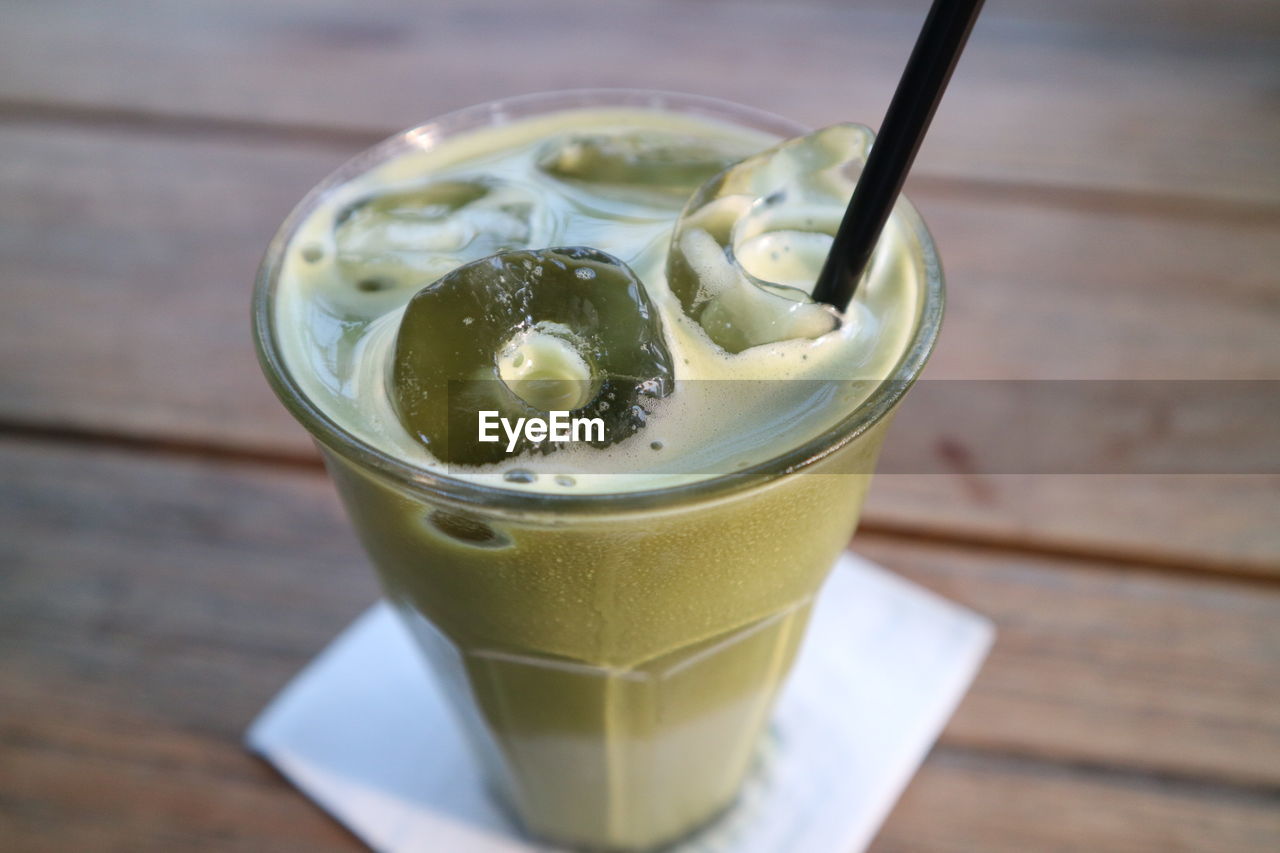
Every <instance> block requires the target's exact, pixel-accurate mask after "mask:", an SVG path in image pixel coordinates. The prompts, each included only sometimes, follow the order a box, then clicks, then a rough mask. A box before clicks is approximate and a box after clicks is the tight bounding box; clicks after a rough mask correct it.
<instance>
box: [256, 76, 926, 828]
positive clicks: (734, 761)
mask: <svg viewBox="0 0 1280 853" xmlns="http://www.w3.org/2000/svg"><path fill="white" fill-rule="evenodd" d="M870 142H871V136H870V134H869V132H868V131H866V130H865V129H864V128H861V127H858V126H854V125H837V126H834V127H831V128H826V129H824V130H821V131H818V132H815V133H813V134H810V135H807V136H806V135H805V131H804V130H803V129H802V128H797V127H794V126H792V125H790V124H789V123H787V122H784V121H783V120H781V119H777V118H774V117H771V116H768V115H765V114H761V113H756V112H753V111H750V110H746V109H744V108H740V107H735V106H733V105H729V104H724V103H722V102H716V101H710V100H706V99H700V98H692V97H686V96H675V95H659V94H655V93H635V92H587V93H563V94H556V95H546V96H534V97H530V98H521V99H516V100H513V101H508V102H503V103H499V104H493V105H487V106H484V107H479V108H473V109H471V110H467V111H463V112H462V113H456V114H454V115H452V116H449V117H446V118H445V119H442V120H441V121H439V122H436V123H434V124H428V125H424V126H422V127H420V128H417V129H414V130H411V131H408V132H406V133H405V134H403V135H401V136H398V137H395V138H393V139H392V140H389V141H388V142H387V143H384V144H383V145H381V146H379V147H376V148H374V149H372V150H370V151H369V152H366V153H365V154H364V155H362V156H360V157H358V158H356V159H355V160H353V161H352V162H351V163H349V164H347V165H346V166H345V167H343V169H341V170H340V171H339V173H338V174H337V175H335V176H334V177H333V178H331V179H330V180H329V181H327V182H326V183H324V184H322V185H321V186H320V187H319V188H317V190H315V191H313V193H312V194H311V195H310V196H308V198H307V199H306V200H304V201H303V203H302V204H301V205H300V206H299V208H298V209H297V210H296V211H295V212H294V214H293V215H292V216H291V217H290V219H289V220H288V221H287V222H286V223H285V225H284V226H283V227H282V229H281V231H280V233H279V234H278V235H277V237H276V240H275V241H274V243H273V244H272V247H271V249H270V250H269V252H268V255H267V259H266V261H265V262H264V264H263V269H262V274H261V280H260V284H259V290H258V297H257V305H256V310H255V317H256V329H257V334H258V340H259V348H260V353H261V356H262V359H263V363H264V366H265V369H266V371H267V373H268V376H269V378H270V379H271V381H272V383H273V385H274V386H275V388H276V390H277V392H278V393H279V394H280V396H281V398H282V400H284V402H285V403H286V405H288V406H289V408H290V409H291V410H292V411H293V412H294V413H295V415H297V416H298V418H299V419H300V420H301V421H302V422H303V423H304V425H306V426H307V427H308V429H309V430H310V431H311V432H312V434H313V435H314V436H315V438H316V440H317V444H318V445H319V446H320V448H321V450H322V452H323V454H324V457H325V460H326V463H327V465H328V467H329V470H330V472H331V474H332V475H333V478H334V480H335V481H336V483H337V485H338V489H339V492H340V494H341V495H342V498H343V500H344V502H345V504H346V506H347V509H348V511H349V513H350V514H351V517H352V519H353V520H354V522H355V525H356V529H357V531H358V533H359V535H360V538H361V540H362V541H363V543H364V545H365V547H366V548H367V550H368V552H369V553H370V555H371V557H372V558H373V561H374V563H375V565H376V567H377V569H378V571H379V573H380V576H381V578H382V582H383V585H384V588H385V590H386V593H387V595H388V597H389V598H390V600H391V601H392V602H393V603H394V604H395V606H396V607H397V609H398V610H399V612H400V613H401V614H402V615H403V617H404V618H405V620H406V622H407V624H408V625H409V626H410V628H411V630H412V631H413V633H414V634H415V636H416V637H417V638H418V640H419V641H420V643H421V645H422V647H423V648H424V649H425V651H426V653H427V656H428V658H429V660H430V662H431V664H432V667H433V669H434V671H435V672H436V674H437V677H439V678H441V679H443V680H444V681H445V682H446V683H447V684H448V686H449V689H450V692H451V695H452V698H453V700H454V703H455V705H456V707H457V709H458V711H459V714H460V716H461V718H462V719H463V720H464V721H465V723H466V725H467V728H468V731H469V732H470V735H471V737H472V740H473V742H474V747H475V751H476V753H477V754H478V755H479V756H480V757H481V758H482V759H483V760H484V761H485V763H486V766H487V768H488V770H489V775H490V778H491V780H492V783H493V785H494V788H495V792H496V793H497V795H498V796H500V797H501V798H502V800H503V801H504V802H505V803H507V804H508V805H509V806H510V808H511V809H512V811H513V812H514V813H515V814H516V815H517V816H518V818H519V819H520V820H521V822H522V823H523V824H524V825H525V826H526V827H527V828H528V829H529V830H530V831H531V832H533V833H534V834H536V835H538V836H540V837H543V838H547V839H550V840H552V841H555V842H559V843H564V844H570V845H576V846H581V847H587V848H599V849H643V848H648V847H652V846H654V845H659V844H662V843H664V842H668V841H671V840H674V839H676V838H678V837H680V836H682V835H684V834H686V833H688V832H690V831H692V830H693V829H695V828H697V827H698V826H700V825H702V824H704V823H706V822H707V821H708V820H710V819H711V818H713V817H715V816H716V815H717V814H718V813H720V812H721V811H722V810H724V809H725V808H726V807H728V806H729V805H730V804H731V803H732V801H733V798H734V795H735V793H736V790H737V788H738V786H739V784H740V782H741V780H742V777H743V775H744V773H745V771H746V769H747V768H748V766H749V764H750V762H751V759H752V755H753V750H754V747H755V745H756V743H757V740H758V737H759V735H760V733H761V730H762V728H763V727H764V725H765V724H766V723H767V721H768V717H769V712H770V708H771V705H772V703H773V700H774V697H775V694H776V692H777V690H778V688H779V686H780V685H781V683H782V681H783V680H784V678H785V676H786V673H787V670H788V668H789V666H790V664H791V661H792V658H793V657H794V655H795V652H796V649H797V647H798V644H799V642H800V640H801V638H802V636H803V631H804V626H805V621H806V618H807V616H808V613H809V608H810V604H811V602H812V599H813V596H814V595H815V594H816V593H817V591H818V589H819V587H820V586H821V584H822V581H823V579H824V578H825V576H826V574H827V572H828V570H829V569H830V567H831V565H832V563H833V561H834V560H835V557H836V555H837V554H838V552H839V551H840V550H841V549H842V548H843V547H844V546H845V544H846V543H847V541H848V539H849V536H850V535H851V533H852V532H853V529H854V526H855V524H856V521H857V516H858V510H859V508H860V505H861V503H862V498H863V495H864V494H865V491H866V488H867V485H868V482H869V479H870V473H871V470H872V468H873V466H874V462H875V457H876V454H877V452H878V449H879V445H880V442H881V439H882V436H883V431H884V429H885V427H886V425H887V422H888V420H889V416H890V414H891V411H892V408H893V406H894V405H895V403H896V402H897V399H898V398H899V397H900V395H901V393H902V391H903V390H904V387H905V385H906V384H907V383H908V382H909V381H910V380H911V379H913V378H914V377H915V375H916V374H917V373H918V371H919V370H920V368H921V367H922V365H923V362H924V359H925V358H926V356H927V354H928V351H929V348H930V346H931V345H932V342H933V338H934V336H935V334H936V331H937V324H938V321H939V317H940V312H941V281H940V275H939V271H938V268H937V263H936V258H935V256H934V254H933V250H932V245H931V243H930V241H929V238H928V235H927V233H926V232H925V230H924V228H923V226H922V224H921V223H920V222H919V220H918V218H917V217H916V215H915V214H914V212H913V211H912V210H911V209H910V207H909V206H908V205H907V204H906V202H905V201H901V202H899V204H898V206H897V208H896V209H895V213H894V215H893V217H892V218H891V220H890V222H889V225H888V227H887V228H886V230H885V233H884V237H883V238H882V240H881V242H880V245H879V247H878V248H877V250H876V255H875V257H874V258H873V261H872V264H871V266H870V268H869V271H868V273H867V277H866V280H865V281H864V282H863V284H862V285H861V287H860V289H859V291H858V296H857V298H856V299H855V300H854V303H853V304H851V305H850V306H849V307H848V308H847V309H846V310H844V311H841V312H837V311H835V310H833V309H831V308H828V307H826V306H822V305H818V304H815V303H813V302H812V301H811V300H810V299H809V298H808V297H807V296H806V295H805V291H806V289H807V288H808V287H811V286H812V281H813V279H814V277H815V276H816V274H817V270H818V268H820V267H821V265H822V262H823V259H824V257H825V255H826V251H827V248H828V247H829V245H830V241H831V237H830V235H831V234H832V233H834V231H835V228H836V227H837V225H838V223H839V220H840V216H841V214H842V213H843V210H844V207H845V204H846V202H847V200H848V197H849V194H850V192H851V191H852V188H853V184H854V182H855V181H856V178H857V175H858V171H859V168H860V164H861V163H862V161H863V160H864V159H865V155H866V151H867V149H868V147H869V145H870ZM485 410H492V411H493V412H495V413H497V414H498V415H499V416H502V417H506V416H511V417H512V419H514V418H515V417H516V416H521V417H524V416H530V415H536V414H538V413H543V414H545V413H547V412H550V411H554V410H568V411H570V412H572V413H575V414H584V415H591V416H594V417H596V418H598V419H599V420H600V421H601V423H602V424H603V426H604V427H605V434H604V435H600V436H590V435H587V436H584V437H583V439H582V440H579V441H561V442H550V441H538V440H536V436H535V437H534V438H532V439H531V438H530V437H529V435H530V434H526V435H525V436H524V437H523V438H518V439H513V442H512V444H511V445H510V446H509V444H508V442H507V440H506V436H505V435H503V437H502V440H501V441H499V442H485V441H484V440H483V439H481V438H480V431H479V426H478V423H479V422H478V413H480V412H482V411H485Z"/></svg>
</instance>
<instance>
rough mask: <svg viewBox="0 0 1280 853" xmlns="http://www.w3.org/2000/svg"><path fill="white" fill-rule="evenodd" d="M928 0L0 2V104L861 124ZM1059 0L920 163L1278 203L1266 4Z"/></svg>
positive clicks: (356, 119)
mask: <svg viewBox="0 0 1280 853" xmlns="http://www.w3.org/2000/svg"><path fill="white" fill-rule="evenodd" d="M927 5H928V4H927V2H925V0H910V1H909V2H905V3H892V2H888V0H877V2H875V3H873V4H865V5H864V4H857V5H852V4H835V3H829V2H820V3H799V4H787V5H786V6H783V5H781V4H777V3H767V4H765V3H741V2H711V3H705V2H684V1H683V0H657V2H650V0H643V2H642V1H641V0H620V2H612V3H608V4H599V3H592V2H589V0H547V2H542V3H539V4H536V5H533V4H511V3H507V2H502V0H479V2H477V0H449V2H439V3H434V4H432V5H431V6H430V7H429V8H427V7H423V6H422V5H421V4H419V3H414V2H411V0H371V1H370V2H366V3H362V4H360V7H359V9H356V8H354V7H352V6H351V5H350V4H349V3H346V2H342V0H323V2H301V0H271V2H250V0H238V2H223V0H200V2H192V3H184V4H180V5H174V4H164V5H161V6H159V7H157V6H156V5H155V4H152V3H148V2H146V0H123V2H117V3H111V4H102V3H97V2H92V0H65V1H64V2H57V3H29V4H20V5H17V6H16V7H11V8H10V9H8V10H6V26H5V28H4V30H3V31H2V34H0V100H3V101H5V102H6V103H7V105H8V107H9V109H10V110H17V111H19V112H20V111H22V110H23V109H28V108H33V107H34V108H44V107H47V106H48V105H61V106H63V107H69V108H74V109H77V110H81V111H87V112H89V113H94V114H97V113H102V112H106V113H108V114H109V113H111V112H112V111H120V110H124V111H127V112H132V113H136V114H141V115H153V114H161V115H176V116H203V117H214V118H220V119H227V120H231V121H241V122H243V121H249V122H260V123H266V124H280V123H284V124H294V125H301V126H307V127H327V128H333V127H337V128H343V129H347V130H351V129H359V130H368V129H370V128H374V129H380V130H383V131H385V132H390V131H392V130H394V129H396V128H399V127H404V126H407V125H410V124H414V123H417V122H418V121H421V120H423V119H425V118H427V117H429V116H432V115H436V114H439V113H440V112H441V111H444V110H448V109H453V108H457V107H462V106H466V105H468V104H472V103H477V102H480V101H485V100H489V99H492V98H496V97H502V96H507V95H512V94H516V93H519V92H525V91H537V90H545V89H554V88H565V87H582V86H635V87H656V88H664V89H675V90H682V91H696V92H702V93H706V94H711V95H717V96H721V97H726V98H729V99H732V100H736V101H741V102H745V103H750V104H753V105H755V106H759V107H762V108H765V109H771V110H773V111H775V112H780V113H783V114H785V115H788V116H791V117H793V118H796V119H799V120H801V121H806V122H810V123H813V124H829V123H832V122H834V121H839V120H848V119H857V120H861V121H864V122H867V123H870V124H872V125H875V124H878V123H879V120H880V117H881V116H882V115H883V112H884V107H885V105H886V104H887V103H888V99H889V96H890V94H891V92H892V89H893V85H894V83H895V81H896V79H897V75H898V73H899V71H900V69H901V67H902V65H903V62H904V61H905V57H906V56H907V54H908V52H909V50H910V47H911V44H912V42H913V40H914V36H915V33H916V31H917V30H918V28H919V24H920V20H921V18H922V16H923V13H924V10H925V9H926V8H927ZM1063 5H1069V4H1049V3H1034V4H1024V3H1015V2H1013V0H1009V1H1008V2H1003V3H1001V2H994V0H993V2H992V3H990V4H988V8H987V9H986V11H985V13H984V16H983V20H982V21H981V22H980V24H979V26H978V27H977V29H976V31H975V33H974V35H973V38H972V41H971V43H970V46H969V48H968V50H967V52H966V55H965V57H964V60H963V61H962V63H961V64H960V67H959V69H958V70H957V72H956V76H955V80H954V82H953V84H952V87H951V91H950V92H949V94H948V97H947V99H946V101H945V102H944V103H943V105H942V107H941V109H940V110H939V113H938V116H937V120H936V122H935V124H934V130H933V132H932V134H931V136H930V138H929V140H928V141H927V142H926V144H925V147H924V149H923V150H922V153H921V158H920V165H919V169H920V170H921V171H922V172H923V173H927V174H933V175H945V176H951V177H957V178H963V179H965V180H973V179H978V178H980V179H986V180H991V181H996V182H1009V181H1025V182H1030V183H1033V184H1037V185H1053V186H1069V187H1079V186H1088V187H1099V188H1107V189H1124V190H1140V191H1148V192H1156V193H1160V194H1166V195H1167V194H1172V195H1174V196H1187V195H1192V196H1200V197H1208V198H1231V199H1251V200H1257V201H1264V200H1265V201H1275V200H1277V199H1280V172H1277V170H1275V169H1274V168H1273V166H1274V152H1275V150H1276V149H1277V147H1278V146H1280V110H1276V109H1275V106H1276V101H1275V91H1276V90H1275V85H1276V81H1277V78H1278V77H1280V63H1277V61H1276V56H1277V55H1278V54H1277V48H1276V44H1277V39H1278V38H1280V34H1278V31H1280V27H1278V26H1277V24H1276V20H1277V15H1276V13H1275V11H1274V6H1266V5H1259V4H1257V3H1233V4H1209V3H1207V2H1200V3H1194V2H1193V3H1182V4H1177V5H1174V4H1169V3H1161V2H1155V0H1147V2H1142V3H1135V4H1115V6H1114V8H1108V10H1107V11H1106V12H1103V13H1099V12H1098V10H1099V8H1101V7H1102V4H1100V3H1098V2H1091V3H1090V4H1089V5H1088V7H1086V8H1082V9H1080V10H1076V11H1069V10H1068V11H1054V7H1057V6H1063ZM1222 5H1226V6H1227V10H1228V11H1227V12H1226V13H1223V12H1221V11H1219V10H1220V9H1221V7H1222ZM1243 21H1248V23H1247V24H1243V23H1242V22H1243ZM1233 22H1234V24H1235V25H1232V24H1233Z"/></svg>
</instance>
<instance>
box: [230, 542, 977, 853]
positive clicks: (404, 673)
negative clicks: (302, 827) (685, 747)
mask: <svg viewBox="0 0 1280 853" xmlns="http://www.w3.org/2000/svg"><path fill="white" fill-rule="evenodd" d="M993 637H994V631H993V629H992V626H991V624H990V622H988V621H987V620H986V619H985V618H983V617H982V616H979V615H977V614H975V613H973V612H971V611H969V610H966V609H964V608H961V607H959V606H957V605H955V604H952V603H951V602H948V601H946V600H944V599H942V598H939V597H938V596H936V595H934V594H933V593H931V592H928V591H927V590H924V589H922V588H920V587H918V586H916V585H915V584H912V583H910V582H909V581H906V580H903V579H902V578H899V577H897V576H895V575H893V574H891V573H890V572H888V571H886V570H884V569H882V568H880V567H879V566H876V565H875V564H873V563H870V562H868V561H866V560H864V559H862V558H860V557H857V556H854V555H852V554H845V555H843V556H842V557H841V558H840V561H839V562H838V563H837V565H836V568H835V570H834V571H833V572H832V573H831V578H830V580H828V581H827V584H826V586H825V587H824V589H823V590H822V593H821V595H820V596H819V597H818V602H817V605H816V606H815V608H814V612H813V617H812V620H811V622H810V625H809V631H808V635H807V638H806V640H805V643H804V646H803V648H802V649H801V652H800V655H799V657H798V659H797V661H796V664H795V669H794V670H793V671H792V674H791V677H790V680H789V681H788V683H787V685H786V687H785V689H784V691H783V694H782V696H781V698H780V700H779V703H778V709H777V714H776V716H775V719H774V724H773V727H772V730H771V732H770V734H769V736H768V737H767V738H766V739H765V744H764V747H763V749H762V750H761V757H760V760H759V761H758V762H757V764H756V768H755V770H754V771H753V773H752V775H751V776H750V778H749V779H748V781H747V783H746V786H745V787H744V789H743V793H742V796H741V798H740V799H739V802H738V804H737V805H736V806H735V807H734V809H733V810H731V811H730V812H729V813H728V814H727V815H726V816H725V817H724V818H723V819H722V820H720V821H719V822H718V823H716V824H714V825H712V826H710V827H708V828H707V829H705V830H703V831H702V832H701V833H699V834H698V835H695V836H694V837H693V838H691V839H689V840H688V841H686V842H684V843H682V844H680V845H678V846H677V847H676V848H675V851H678V853H695V851H696V853H717V851H724V853H729V851H732V853H777V851H782V850H804V851H806V853H825V851H831V853H849V851H857V850H862V849H863V848H864V847H865V846H866V845H867V844H868V843H869V842H870V841H871V838H872V837H873V836H874V835H875V833H876V831H877V830H878V829H879V827H880V824H881V823H882V822H883V821H884V819H885V817H886V816H887V815H888V813H889V810H890V809H891V808H892V807H893V804H894V802H895V801H896V800H897V799H898V796H899V795H900V794H901V793H902V789H903V788H905V787H906V784H907V782H908V781H909V780H910V778H911V776H912V774H913V773H914V772H915V770H916V768H917V767H918V766H919V765H920V762H921V761H922V760H923V759H924V756H925V754H926V753H927V752H928V750H929V748H930V746H931V745H932V744H933V742H934V740H935V739H936V738H937V737H938V734H939V732H941V730H942V727H943V725H944V724H945V723H946V721H947V719H948V718H950V716H951V714H952V712H953V711H954V710H955V707H956V705H957V704H958V703H959V701H960V698H961V697H962V696H963V695H964V693H965V691H966V690H967V689H968V686H969V683H970V682H971V681H972V680H973V677H974V675H975V674H976V673H977V671H978V667H979V666H980V665H981V663H982V661H983V659H984V658H985V657H986V655H987V651H988V649H989V648H990V646H991V642H992V639H993ZM246 741H247V744H248V746H249V748H250V749H251V750H253V751H254V752H257V753H258V754H260V755H262V756H263V757H264V758H266V759H267V760H268V761H270V762H272V763H273V764H274V765H275V766H276V767H277V768H279V770H280V772H282V773H283V774H284V775H285V776H287V777H288V778H289V779H290V780H292V782H293V783H294V784H295V785H297V786H298V788H300V789H301V790H302V791H303V792H304V793H305V794H307V795H308V796H309V797H311V799H313V800H315V802H316V803H318V804H319V805H320V806H322V807H323V808H325V809H326V810H328V811H329V812H330V813H331V814H333V816H334V817H336V818H337V819H338V820H340V821H342V823H344V824H346V825H347V826H348V827H349V828H350V829H351V831H352V832H354V833H355V834H356V835H357V836H359V837H360V838H361V839H363V840H364V841H365V842H366V843H368V845H369V846H370V847H372V848H374V849H375V850H378V851H386V853H401V851H406V852H407V851H446V850H447V851H450V852H451V853H528V851H540V852H542V853H545V851H549V850H552V849H554V848H550V847H547V846H546V845H543V844H539V843H537V842H534V841H530V840H528V839H526V838H524V837H523V836H521V835H520V833H519V831H518V830H517V828H516V827H515V826H513V825H512V823H511V821H510V820H509V819H508V818H507V816H506V814H505V813H504V812H502V811H501V810H500V809H499V808H498V806H497V805H496V804H494V803H493V802H492V801H491V800H490V799H489V796H488V794H487V791H486V789H485V788H484V786H483V784H482V782H481V777H480V770H479V767H478V766H476V765H475V764H473V763H472V761H471V758H470V756H469V755H468V754H467V752H466V748H465V745H464V744H463V742H462V734H461V732H460V731H459V729H458V726H457V725H456V724H455V722H454V719H453V717H452V716H451V712H450V711H449V709H448V708H447V707H446V705H445V699H444V696H443V694H442V693H441V690H440V687H439V686H438V685H437V684H436V683H435V681H434V679H432V678H431V677H430V676H429V675H428V673H427V671H426V669H425V666H424V664H423V663H422V662H421V660H420V658H419V654H418V651H417V649H416V648H415V647H414V646H413V644H412V640H411V639H410V637H409V635H408V634H407V633H406V631H405V629H404V628H402V627H401V625H400V623H399V622H398V621H397V617H396V616H395V615H394V614H393V613H392V611H391V609H390V608H389V607H388V606H387V605H386V604H378V605H375V606H374V607H372V608H371V609H370V610H368V611H367V612H366V613H365V614H364V615H363V616H361V617H360V618H359V619H357V620H356V621H355V623H354V624H352V625H351V626H350V627H349V628H347V629H346V631H344V632H343V633H342V634H341V635H340V636H339V637H338V638H337V639H335V640H334V641H333V642H332V643H330V645H329V647H328V648H326V649H325V650H324V652H322V653H321V654H320V656H319V657H317V658H316V659H315V660H314V661H312V662H311V663H310V664H309V665H308V666H307V667H306V669H304V670H303V671H302V672H301V673H300V674H299V675H298V676H297V677H296V678H294V680H293V681H292V682H291V683H290V684H289V685H288V687H286V688H285V689H284V690H283V691H281V693H280V694H279V695H278V696H277V697H276V698H275V700H274V701H272V703H271V704H270V705H269V706H268V707H267V708H266V710H264V711H263V712H262V714H261V715H260V716H259V717H258V719H257V720H255V721H254V723H253V725H252V726H251V727H250V728H249V732H248V735H247V738H246Z"/></svg>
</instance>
